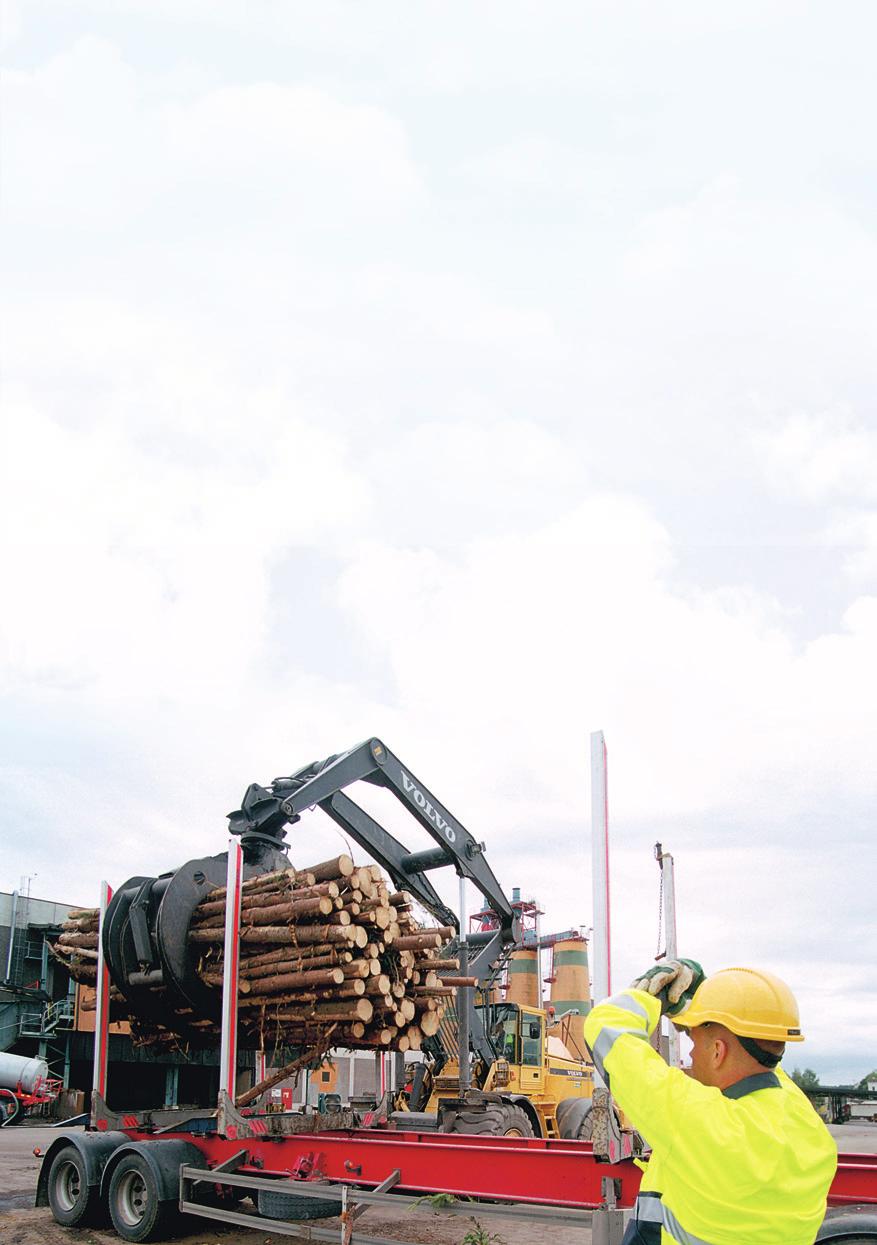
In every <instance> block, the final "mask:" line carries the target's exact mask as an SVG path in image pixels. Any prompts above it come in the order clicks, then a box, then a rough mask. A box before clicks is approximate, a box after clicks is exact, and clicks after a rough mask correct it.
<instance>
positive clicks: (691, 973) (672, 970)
mask: <svg viewBox="0 0 877 1245" xmlns="http://www.w3.org/2000/svg"><path fill="white" fill-rule="evenodd" d="M704 976H705V974H704V971H703V969H702V968H701V966H700V965H699V964H698V962H697V960H661V962H660V963H659V964H655V965H653V966H652V967H651V968H648V969H646V971H645V972H644V973H643V974H642V976H641V977H637V979H636V981H633V982H631V989H632V990H644V991H645V993H646V994H653V995H654V996H655V998H656V999H660V1002H661V1014H662V1015H663V1016H676V1015H677V1014H678V1013H679V1012H681V1011H682V1009H683V1008H684V1007H687V1006H688V1004H689V1003H690V1002H691V999H692V997H693V995H694V992H695V990H696V989H697V987H698V986H699V985H700V983H701V982H702V981H703V979H704Z"/></svg>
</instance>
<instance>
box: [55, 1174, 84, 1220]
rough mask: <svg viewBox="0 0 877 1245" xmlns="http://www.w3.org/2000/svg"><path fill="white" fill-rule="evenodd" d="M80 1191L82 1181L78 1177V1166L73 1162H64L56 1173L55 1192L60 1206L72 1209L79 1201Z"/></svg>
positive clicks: (67, 1209)
mask: <svg viewBox="0 0 877 1245" xmlns="http://www.w3.org/2000/svg"><path fill="white" fill-rule="evenodd" d="M81 1192H82V1182H81V1180H80V1179H79V1168H78V1167H77V1166H76V1164H75V1163H65V1164H64V1166H63V1167H62V1168H61V1171H60V1172H59V1173H58V1184H57V1187H56V1193H57V1197H58V1202H59V1203H60V1205H61V1208H62V1209H63V1210H65V1211H71V1210H73V1208H74V1206H75V1205H76V1203H77V1202H78V1201H79V1196H80V1194H81Z"/></svg>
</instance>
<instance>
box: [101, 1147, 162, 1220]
mask: <svg viewBox="0 0 877 1245" xmlns="http://www.w3.org/2000/svg"><path fill="white" fill-rule="evenodd" d="M160 1193H161V1190H160V1189H159V1185H158V1180H157V1179H156V1176H155V1172H154V1171H153V1170H152V1167H151V1165H150V1164H149V1162H148V1161H147V1160H146V1159H145V1158H144V1157H143V1155H142V1154H126V1155H125V1156H124V1157H123V1158H121V1159H120V1160H119V1162H118V1165H117V1166H116V1167H115V1169H114V1170H113V1174H112V1177H111V1179H110V1188H109V1195H108V1201H109V1208H110V1218H111V1219H112V1221H113V1227H114V1228H115V1229H116V1231H117V1232H118V1234H119V1236H120V1237H121V1238H122V1240H123V1241H149V1240H153V1239H155V1237H157V1236H163V1235H165V1234H166V1233H167V1232H168V1230H169V1229H170V1227H171V1226H172V1225H173V1224H174V1222H175V1220H176V1219H177V1218H178V1217H179V1211H178V1209H177V1203H176V1202H169V1201H162V1200H161V1196H160Z"/></svg>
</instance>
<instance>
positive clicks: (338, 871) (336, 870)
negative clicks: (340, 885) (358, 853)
mask: <svg viewBox="0 0 877 1245" xmlns="http://www.w3.org/2000/svg"><path fill="white" fill-rule="evenodd" d="M308 872H309V873H311V874H313V877H314V882H332V881H335V880H336V879H337V878H347V877H350V875H351V873H353V861H352V860H351V859H350V857H349V856H337V857H336V858H335V859H334V860H324V861H323V862H322V864H319V865H311V867H310V869H309V870H308ZM312 885H313V883H312Z"/></svg>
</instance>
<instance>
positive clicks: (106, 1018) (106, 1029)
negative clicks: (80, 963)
mask: <svg viewBox="0 0 877 1245" xmlns="http://www.w3.org/2000/svg"><path fill="white" fill-rule="evenodd" d="M112 897H113V888H112V887H111V886H110V884H109V883H108V882H101V884H100V909H99V912H100V920H99V923H98V933H97V991H96V998H95V1004H94V1006H95V1012H94V1071H93V1075H92V1086H93V1088H94V1092H95V1093H96V1094H100V1096H101V1098H102V1099H103V1101H104V1102H106V1100H107V1065H108V1057H109V1047H110V970H109V966H108V965H107V959H106V956H105V955H104V923H105V921H106V919H107V908H108V907H109V906H110V900H111V899H112Z"/></svg>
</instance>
